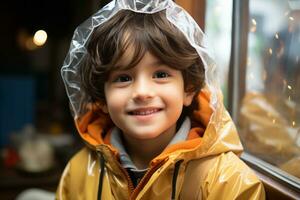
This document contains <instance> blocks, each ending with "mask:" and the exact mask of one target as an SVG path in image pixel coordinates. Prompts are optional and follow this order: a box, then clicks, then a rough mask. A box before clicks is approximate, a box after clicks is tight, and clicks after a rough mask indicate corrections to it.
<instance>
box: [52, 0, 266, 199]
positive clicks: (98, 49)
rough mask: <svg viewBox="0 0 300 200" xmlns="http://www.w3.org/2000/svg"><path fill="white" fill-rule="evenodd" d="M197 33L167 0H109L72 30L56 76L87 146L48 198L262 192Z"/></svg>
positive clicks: (245, 195) (257, 195) (249, 196)
mask: <svg viewBox="0 0 300 200" xmlns="http://www.w3.org/2000/svg"><path fill="white" fill-rule="evenodd" d="M203 36H204V35H203V33H202V32H201V30H200V28H199V27H198V26H197V25H196V23H195V22H194V21H193V20H192V18H191V17H190V16H189V15H188V14H187V13H186V12H185V11H184V10H183V9H182V8H180V7H179V6H177V5H176V4H175V3H174V2H172V1H171V0H157V1H155V0H152V1H151V0H148V1H143V2H141V1H134V0H127V1H121V0H116V1H113V2H111V3H110V4H108V5H107V6H106V7H104V8H103V9H102V10H100V11H99V12H98V13H96V14H95V15H94V16H93V17H92V18H91V19H90V20H88V21H87V22H86V23H84V24H83V25H81V27H79V28H78V29H77V30H76V31H75V34H74V37H73V41H72V43H71V48H70V51H69V54H68V56H67V58H66V60H65V63H64V66H63V68H62V75H63V78H64V81H65V84H66V88H67V93H68V96H69V98H70V102H71V106H72V108H73V111H74V114H75V124H76V126H77V129H78V131H79V133H80V135H81V137H82V138H83V140H84V141H85V142H86V144H87V147H86V148H84V149H83V150H81V151H80V152H79V153H77V154H76V155H75V156H74V157H73V158H72V159H71V161H70V162H69V163H68V165H67V167H66V169H65V171H64V173H63V175H62V178H61V181H60V185H59V187H58V190H57V199H96V198H98V199H264V189H263V186H262V184H261V183H260V181H259V180H258V179H257V177H256V176H255V174H254V173H253V172H252V171H251V170H250V169H249V168H248V167H247V166H246V165H245V164H244V163H243V162H242V161H241V160H240V159H239V158H238V157H237V156H236V155H235V154H240V153H241V151H242V146H241V144H240V141H239V138H238V135H237V133H236V130H235V127H234V124H233V122H232V121H231V119H230V117H229V115H228V114H227V112H226V110H225V109H224V107H223V104H222V99H221V97H220V95H219V89H218V87H217V86H216V84H215V81H214V79H215V78H214V76H213V71H214V70H213V68H214V66H213V65H212V62H211V59H210V57H209V54H208V53H207V49H206V47H205V46H203V45H204V43H203Z"/></svg>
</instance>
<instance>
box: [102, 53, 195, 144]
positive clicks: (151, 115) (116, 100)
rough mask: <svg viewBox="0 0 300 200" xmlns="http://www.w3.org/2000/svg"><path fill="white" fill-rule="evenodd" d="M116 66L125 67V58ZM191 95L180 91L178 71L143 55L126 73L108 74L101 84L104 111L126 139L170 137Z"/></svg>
mask: <svg viewBox="0 0 300 200" xmlns="http://www.w3.org/2000/svg"><path fill="white" fill-rule="evenodd" d="M124 57H127V59H126V58H123V59H121V61H120V62H119V63H118V65H121V66H124V65H126V63H128V57H130V56H124ZM193 96H194V94H193V93H186V92H185V91H184V81H183V77H182V73H181V71H179V70H175V69H172V68H170V67H169V66H167V65H165V64H163V63H161V62H160V60H159V59H157V58H156V57H155V56H153V55H152V54H150V53H149V52H147V53H146V54H145V55H144V57H143V58H142V59H141V61H140V62H139V63H138V64H137V65H136V66H135V67H134V68H131V69H128V70H115V71H112V72H111V73H110V75H109V77H108V81H107V82H106V83H105V97H106V102H107V104H106V109H107V111H108V113H109V115H110V117H111V119H112V120H113V122H114V123H115V125H116V126H117V127H119V128H120V129H121V130H122V131H123V134H125V135H126V137H127V138H134V139H138V140H140V139H141V140H147V139H153V138H155V137H158V136H160V135H161V134H170V135H172V134H174V133H175V131H176V122H177V120H178V118H179V117H180V115H181V112H182V108H183V105H185V106H188V105H190V104H191V102H192V99H193Z"/></svg>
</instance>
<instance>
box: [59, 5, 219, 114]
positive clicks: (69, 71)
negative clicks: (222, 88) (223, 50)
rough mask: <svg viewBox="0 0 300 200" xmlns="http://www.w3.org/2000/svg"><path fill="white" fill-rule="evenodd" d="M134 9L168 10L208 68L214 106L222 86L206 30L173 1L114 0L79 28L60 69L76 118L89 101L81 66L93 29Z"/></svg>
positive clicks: (171, 20) (148, 11)
mask: <svg viewBox="0 0 300 200" xmlns="http://www.w3.org/2000/svg"><path fill="white" fill-rule="evenodd" d="M124 9H127V10H131V11H133V12H139V13H155V12H159V11H162V10H166V17H167V19H168V20H169V21H170V22H171V23H172V24H174V25H175V26H176V27H177V28H178V29H179V30H181V31H182V33H183V34H184V35H185V36H186V38H187V40H188V41H189V42H190V44H191V45H192V46H193V47H194V48H195V49H196V50H197V52H198V54H199V56H200V57H201V59H202V62H203V64H204V67H205V83H206V86H207V88H208V90H210V93H211V100H210V104H211V107H212V108H213V109H215V108H216V107H217V106H218V105H219V103H222V102H220V101H221V99H220V98H217V96H218V94H219V86H218V81H217V76H216V73H215V70H216V66H215V62H214V60H213V59H212V56H211V53H210V51H209V48H208V46H207V41H206V37H205V35H204V33H203V32H202V30H201V29H200V27H199V26H198V24H197V23H196V22H195V20H194V19H193V18H192V17H191V16H190V15H189V14H188V13H187V12H186V11H185V10H184V9H183V8H181V7H180V6H178V5H177V4H175V3H174V2H173V1H172V0H114V1H112V2H110V3H109V4H107V5H106V6H105V7H103V8H102V9H100V10H99V11H98V12H97V13H95V14H94V15H92V16H91V17H90V18H89V19H87V20H86V21H85V22H84V23H82V24H81V25H80V26H78V27H77V28H76V30H75V31H74V35H73V38H72V41H71V44H70V49H69V52H68V54H67V56H66V58H65V60H64V63H63V66H62V68H61V75H62V78H63V81H64V83H65V86H66V91H67V95H68V97H69V100H70V104H71V110H72V112H73V116H74V118H75V119H77V118H78V117H81V116H82V115H83V114H85V113H86V112H87V108H84V106H82V105H86V103H87V102H89V101H90V99H88V98H87V97H86V95H84V91H83V89H82V85H81V77H80V72H79V71H80V70H79V69H80V66H81V65H82V62H83V58H84V56H85V55H86V54H87V50H86V47H87V43H88V41H89V37H90V36H91V34H92V32H93V31H94V29H95V28H96V27H98V26H101V24H102V23H104V22H106V21H107V20H109V19H110V18H111V17H112V16H114V15H115V14H116V13H117V12H118V11H120V10H124Z"/></svg>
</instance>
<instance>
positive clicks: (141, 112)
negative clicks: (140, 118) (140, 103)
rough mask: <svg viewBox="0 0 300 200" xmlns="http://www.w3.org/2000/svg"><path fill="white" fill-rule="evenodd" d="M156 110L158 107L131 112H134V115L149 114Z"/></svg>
mask: <svg viewBox="0 0 300 200" xmlns="http://www.w3.org/2000/svg"><path fill="white" fill-rule="evenodd" d="M157 111H158V109H152V110H144V111H133V112H132V114H134V115H150V114H152V113H155V112H157Z"/></svg>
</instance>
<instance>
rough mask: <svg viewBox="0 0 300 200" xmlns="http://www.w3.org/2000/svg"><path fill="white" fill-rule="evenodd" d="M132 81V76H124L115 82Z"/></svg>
mask: <svg viewBox="0 0 300 200" xmlns="http://www.w3.org/2000/svg"><path fill="white" fill-rule="evenodd" d="M131 80H132V78H131V77H130V76H128V75H125V74H124V75H119V76H118V77H116V78H115V79H114V81H113V82H129V81H131Z"/></svg>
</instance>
